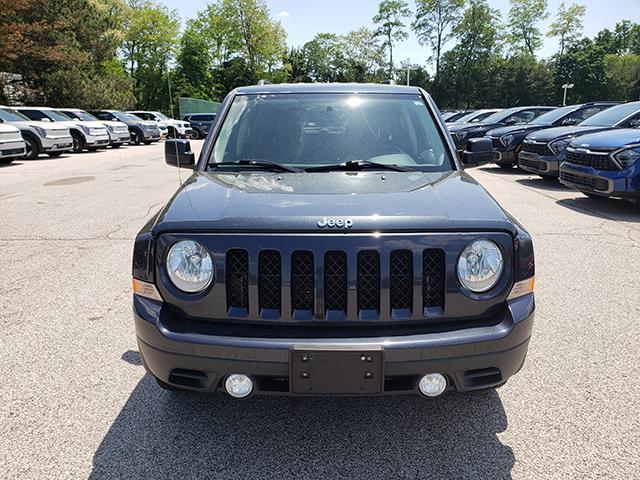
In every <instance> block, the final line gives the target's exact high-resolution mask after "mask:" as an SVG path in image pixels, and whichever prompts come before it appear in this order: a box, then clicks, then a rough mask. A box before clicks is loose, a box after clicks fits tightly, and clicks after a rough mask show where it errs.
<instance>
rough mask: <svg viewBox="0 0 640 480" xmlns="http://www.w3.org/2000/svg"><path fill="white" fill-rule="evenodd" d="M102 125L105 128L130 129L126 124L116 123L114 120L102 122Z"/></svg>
mask: <svg viewBox="0 0 640 480" xmlns="http://www.w3.org/2000/svg"><path fill="white" fill-rule="evenodd" d="M100 123H101V124H102V125H104V126H107V127H124V128H128V127H127V124H126V123H124V122H116V121H113V120H100Z"/></svg>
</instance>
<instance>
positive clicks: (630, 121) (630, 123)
mask: <svg viewBox="0 0 640 480" xmlns="http://www.w3.org/2000/svg"><path fill="white" fill-rule="evenodd" d="M638 120H640V112H638V113H636V114H635V115H632V116H631V117H629V118H627V119H626V120H625V121H624V123H622V124H621V125H620V126H621V127H623V128H628V127H636V126H637V122H638Z"/></svg>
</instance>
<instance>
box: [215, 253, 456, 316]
mask: <svg viewBox="0 0 640 480" xmlns="http://www.w3.org/2000/svg"><path fill="white" fill-rule="evenodd" d="M417 253H418V252H412V251H411V250H392V251H390V252H388V254H387V255H384V256H381V254H380V252H378V251H377V250H361V251H359V252H358V254H357V256H355V257H353V261H354V264H355V265H352V266H349V263H348V262H349V260H348V256H347V252H345V251H341V250H329V251H327V252H325V253H324V254H323V255H321V256H319V257H318V256H316V257H315V258H314V253H313V252H311V251H306V250H295V251H293V252H291V258H290V262H288V261H285V260H284V259H283V258H282V255H281V253H280V252H279V251H277V250H261V251H260V252H259V253H258V254H257V259H256V260H257V279H256V280H257V285H255V287H257V295H258V306H257V307H258V315H259V317H260V318H264V319H272V320H274V319H278V318H280V317H281V316H282V309H283V308H287V309H288V308H290V309H291V315H292V317H291V318H293V319H294V320H311V319H313V318H319V317H318V315H320V316H321V318H325V319H327V320H344V319H346V318H347V312H348V311H349V306H348V304H349V291H350V290H351V289H353V290H355V296H354V297H353V298H354V304H353V308H354V309H357V312H356V314H357V317H358V318H359V319H361V320H377V319H378V318H379V317H380V313H381V311H382V308H383V305H384V308H385V310H387V311H388V313H389V314H390V316H391V317H392V318H394V319H409V318H411V317H412V312H413V310H414V308H417V307H416V306H415V305H414V284H415V286H416V287H418V282H419V281H420V280H421V283H422V305H420V304H419V303H418V306H421V307H422V310H423V311H422V312H420V316H427V317H430V316H436V317H438V316H441V315H442V313H443V311H444V304H445V256H444V252H443V250H441V249H425V250H424V251H422V252H421V253H422V262H421V265H422V272H415V273H417V274H418V275H419V277H418V278H414V255H416V254H417ZM316 261H317V262H319V263H320V265H319V267H320V268H318V266H317V265H316V263H315V262H316ZM283 264H284V267H283ZM249 265H250V256H249V253H248V252H247V250H241V249H234V250H229V251H228V252H227V256H226V300H227V311H228V313H229V316H231V317H247V316H249V291H250V288H251V285H250V284H251V283H252V280H251V276H250V275H249ZM385 266H386V267H388V269H387V268H385ZM350 268H354V269H355V272H354V276H353V277H352V278H353V279H352V280H350V274H349V269H350ZM287 270H288V271H287ZM383 272H387V275H388V284H387V285H385V282H384V281H383ZM318 279H320V280H319V282H318ZM285 280H287V281H290V283H289V282H287V281H285ZM385 289H388V295H389V296H388V300H387V301H385V302H383V301H382V292H383V291H384V290H385ZM417 292H420V290H417ZM289 296H290V299H289V298H288V297H289ZM288 300H290V301H288ZM416 300H417V301H418V302H420V299H419V298H418V299H416ZM321 305H322V307H320V308H321V310H320V311H318V307H319V306H321Z"/></svg>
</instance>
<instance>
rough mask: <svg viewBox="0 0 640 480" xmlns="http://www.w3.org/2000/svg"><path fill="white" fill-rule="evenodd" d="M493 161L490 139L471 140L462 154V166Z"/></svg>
mask: <svg viewBox="0 0 640 480" xmlns="http://www.w3.org/2000/svg"><path fill="white" fill-rule="evenodd" d="M492 159H493V143H492V141H491V139H490V138H471V139H469V140H468V141H467V145H466V147H465V149H464V152H462V164H463V165H480V164H482V163H488V162H490V161H491V160H492Z"/></svg>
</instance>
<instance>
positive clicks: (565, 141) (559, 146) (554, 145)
mask: <svg viewBox="0 0 640 480" xmlns="http://www.w3.org/2000/svg"><path fill="white" fill-rule="evenodd" d="M571 140H572V137H568V138H561V139H559V140H554V141H553V142H551V143H550V144H549V148H550V149H551V151H552V152H553V153H555V154H556V155H557V154H558V153H560V152H564V151H565V150H566V149H567V147H568V146H569V144H570V143H571Z"/></svg>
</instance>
